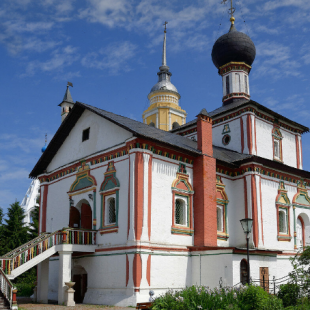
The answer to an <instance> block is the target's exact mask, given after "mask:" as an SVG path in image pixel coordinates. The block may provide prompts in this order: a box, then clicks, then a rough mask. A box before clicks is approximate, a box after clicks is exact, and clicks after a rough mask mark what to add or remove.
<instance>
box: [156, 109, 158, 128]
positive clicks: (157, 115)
mask: <svg viewBox="0 0 310 310" xmlns="http://www.w3.org/2000/svg"><path fill="white" fill-rule="evenodd" d="M156 128H158V112H157V113H156Z"/></svg>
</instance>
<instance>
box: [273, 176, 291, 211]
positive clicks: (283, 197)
mask: <svg viewBox="0 0 310 310" xmlns="http://www.w3.org/2000/svg"><path fill="white" fill-rule="evenodd" d="M276 203H280V204H284V205H290V200H289V198H288V196H287V190H286V189H285V185H284V182H283V181H280V183H279V188H278V195H277V197H276Z"/></svg>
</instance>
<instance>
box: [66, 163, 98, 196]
mask: <svg viewBox="0 0 310 310" xmlns="http://www.w3.org/2000/svg"><path fill="white" fill-rule="evenodd" d="M94 185H95V186H96V185H97V182H96V179H95V178H94V177H93V176H92V175H91V174H90V167H89V165H87V164H86V162H85V161H81V167H80V168H79V169H78V172H77V174H76V179H75V181H74V182H73V183H72V185H71V187H70V191H69V193H71V192H76V191H79V190H82V189H85V188H89V187H92V186H94Z"/></svg>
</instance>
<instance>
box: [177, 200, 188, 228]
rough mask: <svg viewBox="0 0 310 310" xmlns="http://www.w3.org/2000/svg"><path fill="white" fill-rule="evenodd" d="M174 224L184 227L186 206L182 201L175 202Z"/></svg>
mask: <svg viewBox="0 0 310 310" xmlns="http://www.w3.org/2000/svg"><path fill="white" fill-rule="evenodd" d="M175 223H176V225H186V205H185V201H184V200H183V199H176V200H175Z"/></svg>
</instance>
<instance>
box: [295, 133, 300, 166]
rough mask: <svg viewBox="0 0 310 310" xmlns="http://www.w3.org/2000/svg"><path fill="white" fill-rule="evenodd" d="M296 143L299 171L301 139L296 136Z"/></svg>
mask: <svg viewBox="0 0 310 310" xmlns="http://www.w3.org/2000/svg"><path fill="white" fill-rule="evenodd" d="M295 143H296V159H297V169H300V154H299V139H298V136H297V135H296V136H295Z"/></svg>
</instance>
